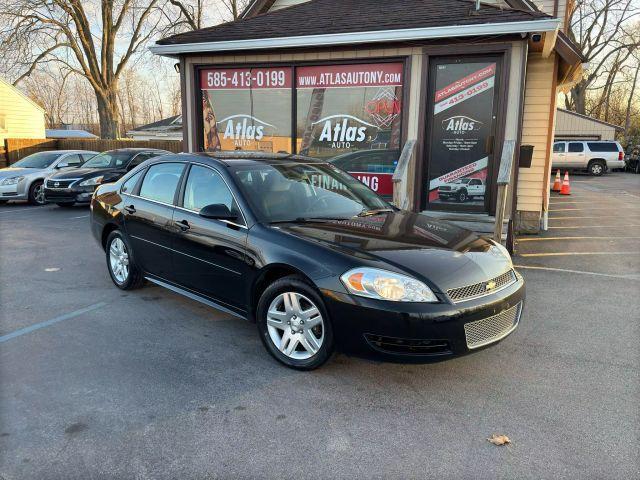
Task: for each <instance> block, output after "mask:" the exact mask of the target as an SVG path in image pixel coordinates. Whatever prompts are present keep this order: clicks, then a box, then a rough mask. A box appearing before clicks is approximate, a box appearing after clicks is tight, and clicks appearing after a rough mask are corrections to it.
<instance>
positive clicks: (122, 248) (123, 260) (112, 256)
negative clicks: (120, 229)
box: [109, 238, 129, 283]
mask: <svg viewBox="0 0 640 480" xmlns="http://www.w3.org/2000/svg"><path fill="white" fill-rule="evenodd" d="M109 265H110V266H111V272H112V273H113V276H114V278H115V279H116V281H117V282H118V283H124V282H126V281H127V278H128V277H129V253H128V252H127V247H126V245H125V244H124V242H123V241H122V239H121V238H115V239H114V240H113V242H111V245H110V246H109Z"/></svg>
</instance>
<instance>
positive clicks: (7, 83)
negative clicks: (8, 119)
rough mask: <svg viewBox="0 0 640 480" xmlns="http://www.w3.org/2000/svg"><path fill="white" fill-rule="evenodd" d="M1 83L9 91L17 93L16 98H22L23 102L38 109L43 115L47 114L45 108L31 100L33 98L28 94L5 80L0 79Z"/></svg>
mask: <svg viewBox="0 0 640 480" xmlns="http://www.w3.org/2000/svg"><path fill="white" fill-rule="evenodd" d="M0 83H2V84H3V85H4V86H5V87H7V88H8V89H9V91H11V92H12V93H15V94H16V96H18V97H20V98H21V99H23V100H26V101H27V102H28V103H29V104H31V105H32V106H34V107H36V108H37V109H38V110H40V111H41V112H43V113H44V112H45V110H44V108H42V107H41V106H40V105H38V104H37V103H36V102H34V101H33V100H31V98H29V96H28V95H27V94H25V93H24V92H22V91H21V90H20V89H18V88H16V87H15V86H14V85H12V84H10V83H9V82H7V81H6V80H4V79H3V78H0Z"/></svg>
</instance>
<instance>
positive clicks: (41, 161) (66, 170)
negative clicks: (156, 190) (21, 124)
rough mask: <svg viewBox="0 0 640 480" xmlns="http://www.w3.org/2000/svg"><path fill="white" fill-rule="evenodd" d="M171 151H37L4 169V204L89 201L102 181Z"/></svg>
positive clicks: (0, 194) (0, 198) (0, 182)
mask: <svg viewBox="0 0 640 480" xmlns="http://www.w3.org/2000/svg"><path fill="white" fill-rule="evenodd" d="M168 153H171V152H168V151H166V150H159V149H155V148H123V149H118V150H109V151H106V152H102V153H98V152H94V151H90V150H55V151H48V152H37V153H34V154H31V155H29V156H27V157H25V158H23V159H22V160H19V161H18V162H16V163H14V164H13V165H11V166H10V167H8V168H3V169H0V204H2V203H6V202H8V201H10V200H26V201H28V202H29V203H31V204H33V205H44V204H45V203H56V204H58V205H60V206H61V207H68V206H72V205H75V204H76V203H82V204H88V203H89V202H90V201H91V196H92V195H93V192H94V190H95V189H96V187H97V186H98V185H100V184H102V183H107V182H114V181H116V180H117V179H119V178H120V177H122V175H124V174H125V173H127V172H128V171H130V170H131V169H133V168H135V167H136V166H138V165H140V164H141V163H142V162H144V161H145V160H148V159H150V158H153V157H157V156H160V155H166V154H168Z"/></svg>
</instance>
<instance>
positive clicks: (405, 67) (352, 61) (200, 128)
mask: <svg viewBox="0 0 640 480" xmlns="http://www.w3.org/2000/svg"><path fill="white" fill-rule="evenodd" d="M370 63H402V99H401V102H402V112H401V113H400V148H399V150H400V151H402V147H403V146H404V144H405V142H406V132H407V129H406V125H407V119H408V114H409V112H408V108H405V105H406V106H408V105H409V84H408V83H407V82H408V81H409V79H410V73H411V72H410V71H409V65H410V58H409V57H408V56H396V57H382V58H380V57H371V58H349V59H333V60H319V61H318V60H316V61H313V60H306V61H288V62H260V63H212V64H196V65H193V67H192V72H193V75H194V76H193V79H194V81H193V84H194V86H195V88H194V93H193V94H192V95H191V96H192V98H190V99H189V101H190V102H192V105H193V108H194V112H195V117H196V118H195V122H194V126H195V129H196V131H195V132H194V133H195V135H194V136H192V137H191V138H193V140H194V141H195V145H196V149H197V150H198V151H204V118H203V112H202V101H201V96H202V84H201V81H200V77H201V75H200V72H201V71H202V70H209V69H216V68H219V69H229V68H278V67H281V68H284V67H288V68H291V74H292V82H291V89H290V90H291V112H290V113H291V115H290V116H291V154H292V155H296V154H297V153H298V133H297V120H298V118H297V110H298V102H297V78H298V77H297V68H298V67H310V66H319V67H320V66H331V65H366V64H370ZM227 151H228V150H227Z"/></svg>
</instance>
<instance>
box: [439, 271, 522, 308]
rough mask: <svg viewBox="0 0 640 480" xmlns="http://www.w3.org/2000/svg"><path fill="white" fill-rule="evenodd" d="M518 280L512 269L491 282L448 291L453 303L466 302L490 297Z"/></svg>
mask: <svg viewBox="0 0 640 480" xmlns="http://www.w3.org/2000/svg"><path fill="white" fill-rule="evenodd" d="M516 280H517V278H516V272H514V271H513V269H511V270H509V271H508V272H505V273H503V274H502V275H499V276H497V277H495V278H492V279H491V280H487V281H486V282H480V283H476V284H474V285H467V286H466V287H460V288H452V289H450V290H447V294H448V295H449V298H450V299H451V300H452V301H453V303H458V302H464V301H467V300H472V299H474V298H478V297H483V296H485V295H490V294H492V293H494V292H497V291H498V290H501V289H503V288H505V287H508V286H509V285H511V284H512V283H515V282H516ZM489 284H492V286H493V288H487V286H488V285H489Z"/></svg>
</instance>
